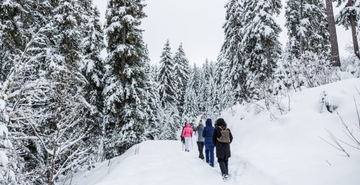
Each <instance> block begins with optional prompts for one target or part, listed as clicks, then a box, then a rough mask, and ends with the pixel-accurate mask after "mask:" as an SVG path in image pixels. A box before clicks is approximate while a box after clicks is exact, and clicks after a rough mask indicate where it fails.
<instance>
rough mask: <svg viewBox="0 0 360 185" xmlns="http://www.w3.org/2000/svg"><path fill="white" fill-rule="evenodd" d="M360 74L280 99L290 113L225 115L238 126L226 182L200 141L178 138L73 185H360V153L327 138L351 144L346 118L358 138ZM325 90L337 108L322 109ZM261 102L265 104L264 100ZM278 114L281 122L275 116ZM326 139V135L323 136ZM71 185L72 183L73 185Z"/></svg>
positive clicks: (133, 152) (145, 147) (135, 151)
mask: <svg viewBox="0 0 360 185" xmlns="http://www.w3.org/2000/svg"><path fill="white" fill-rule="evenodd" d="M355 87H357V88H358V89H359V90H360V79H348V80H344V81H341V82H337V83H333V84H329V85H325V86H321V87H317V88H312V89H305V90H303V91H301V92H297V93H293V94H291V95H290V97H291V98H290V99H289V98H283V99H281V101H280V100H279V102H281V103H280V105H281V107H283V108H285V109H286V110H288V108H289V105H290V111H288V112H287V113H286V114H285V113H283V114H280V113H279V111H278V110H277V109H276V108H271V109H270V110H269V111H268V110H266V109H265V111H262V112H259V111H257V110H259V107H258V106H256V105H255V104H252V105H248V106H235V107H233V109H232V110H227V111H224V112H223V114H222V117H223V118H224V119H225V121H226V122H227V123H228V125H229V128H230V129H231V130H232V133H233V136H234V141H233V143H232V144H231V148H232V157H231V158H230V161H229V170H230V175H231V179H230V180H229V181H228V182H223V181H222V179H221V175H220V170H219V166H218V164H217V163H216V164H215V168H211V167H210V166H209V165H207V164H206V163H205V162H204V161H202V160H201V159H199V158H198V153H197V150H196V141H195V140H194V141H193V145H194V149H192V150H191V151H190V152H189V153H187V152H184V151H182V146H181V142H180V141H146V142H143V143H140V144H139V145H136V146H134V147H132V148H131V149H130V150H128V151H127V152H126V153H125V154H124V155H122V156H120V157H117V158H114V159H112V160H111V161H110V164H111V165H109V161H105V162H104V163H101V164H98V165H97V166H96V168H95V169H93V170H92V171H85V172H79V173H78V174H75V176H74V177H73V179H72V183H71V184H73V185H118V184H128V185H144V184H145V185H159V184H161V185H165V184H166V185H168V184H169V185H183V184H196V185H218V184H225V183H226V184H234V185H235V184H236V185H323V184H324V185H359V184H360V176H359V174H360V150H359V149H355V148H352V147H350V146H347V145H345V144H342V145H343V147H344V148H345V149H346V151H347V152H348V153H349V154H350V157H345V156H344V154H345V153H343V152H340V151H339V150H336V149H335V148H334V147H332V146H330V145H329V144H328V143H326V142H325V141H324V140H326V141H328V142H330V143H332V142H331V140H330V139H329V137H328V136H329V133H328V132H327V131H326V129H327V130H329V131H330V132H332V133H333V134H334V135H335V136H336V137H338V138H339V139H342V140H344V141H346V142H348V143H352V142H351V141H350V139H349V138H348V137H347V136H346V135H345V133H344V132H343V131H344V128H343V125H342V124H341V119H340V117H339V115H340V116H341V117H342V119H343V120H344V122H345V123H346V124H348V126H349V127H350V128H351V130H353V133H354V135H355V136H356V137H357V138H358V139H360V130H359V129H357V128H356V126H355V124H359V122H358V117H357V113H356V109H355V104H354V97H355V99H356V101H357V106H358V107H359V108H360V95H359V92H357V90H356V88H355ZM324 90H325V91H326V92H327V93H328V96H329V98H330V100H331V102H332V103H333V104H336V105H337V106H338V109H337V111H338V113H339V115H338V114H337V113H330V112H328V111H326V109H325V108H324V110H323V111H322V113H320V111H319V109H320V103H319V102H318V101H319V94H320V93H321V92H322V91H324ZM259 105H261V102H259ZM270 115H273V116H272V119H271V116H270ZM274 118H276V119H274ZM321 138H322V139H324V140H322V139H321ZM67 184H69V183H67Z"/></svg>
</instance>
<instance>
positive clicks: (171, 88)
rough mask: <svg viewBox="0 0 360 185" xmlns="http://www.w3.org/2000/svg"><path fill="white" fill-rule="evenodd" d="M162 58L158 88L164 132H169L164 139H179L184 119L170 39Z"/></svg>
mask: <svg viewBox="0 0 360 185" xmlns="http://www.w3.org/2000/svg"><path fill="white" fill-rule="evenodd" d="M160 58H161V59H160V68H159V77H158V80H159V87H158V89H159V96H160V105H161V109H162V112H163V113H162V115H163V118H162V121H163V125H164V126H163V129H164V130H163V132H165V133H167V137H168V138H162V139H177V138H178V137H177V135H176V131H177V130H178V129H180V124H181V123H182V121H184V120H181V118H180V116H179V110H178V105H179V102H178V95H177V91H176V88H177V87H178V79H177V78H176V71H175V63H174V60H173V58H172V53H171V47H170V42H169V40H167V41H166V44H165V46H164V49H163V52H162V54H161V57H160ZM184 122H185V121H184Z"/></svg>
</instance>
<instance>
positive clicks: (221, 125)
mask: <svg viewBox="0 0 360 185" xmlns="http://www.w3.org/2000/svg"><path fill="white" fill-rule="evenodd" d="M222 130H228V133H229V135H228V136H229V138H230V139H229V140H230V142H229V143H224V142H221V140H220V139H219V138H221V136H222V134H221V131H222ZM212 140H213V142H214V144H215V146H216V157H217V159H218V162H219V166H220V170H221V174H222V177H223V179H224V180H226V179H227V178H228V177H229V168H228V166H229V165H228V164H229V158H230V157H231V151H230V143H231V142H232V140H233V136H232V134H231V131H230V129H228V128H227V124H226V122H225V120H224V119H223V118H219V119H217V120H216V127H215V130H214V134H213V137H212Z"/></svg>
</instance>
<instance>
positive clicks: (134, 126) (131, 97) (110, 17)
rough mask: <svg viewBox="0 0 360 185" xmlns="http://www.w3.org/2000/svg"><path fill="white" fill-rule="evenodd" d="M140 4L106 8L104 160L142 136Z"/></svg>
mask: <svg viewBox="0 0 360 185" xmlns="http://www.w3.org/2000/svg"><path fill="white" fill-rule="evenodd" d="M144 7H145V4H143V3H142V0H126V1H123V0H110V1H109V2H108V6H107V10H106V23H105V32H106V35H107V37H106V40H107V43H108V46H107V52H108V57H107V59H106V71H105V75H104V79H105V87H104V92H103V94H104V96H105V97H104V98H105V100H104V101H105V103H104V124H106V133H105V134H106V138H107V141H106V144H105V151H106V155H105V156H106V158H108V159H109V158H111V157H114V156H118V155H120V154H122V153H124V152H125V151H126V150H127V149H128V148H130V147H131V146H132V145H134V144H136V143H139V142H141V141H143V140H144V139H145V135H144V132H145V130H144V129H145V128H146V125H144V124H146V122H145V120H146V111H145V110H146V109H145V105H146V103H147V102H145V101H146V99H145V97H146V89H147V88H148V87H146V85H147V84H148V83H147V82H146V80H148V77H147V74H146V73H145V70H146V60H147V59H146V58H147V56H146V55H147V52H146V47H145V44H144V42H143V39H142V30H141V29H140V25H141V20H142V19H143V18H145V17H146V15H145V13H144V12H143V8H144Z"/></svg>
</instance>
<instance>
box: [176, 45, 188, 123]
mask: <svg viewBox="0 0 360 185" xmlns="http://www.w3.org/2000/svg"><path fill="white" fill-rule="evenodd" d="M174 63H175V73H176V77H175V78H176V79H177V82H178V84H177V85H178V86H177V90H178V93H177V95H178V102H179V104H178V108H179V113H180V117H182V115H183V112H184V105H185V102H184V101H185V100H184V98H185V91H186V86H187V84H188V81H189V67H190V66H189V61H188V60H187V58H186V55H185V51H184V49H183V47H182V44H180V46H179V48H178V51H177V52H176V53H175V56H174Z"/></svg>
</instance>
